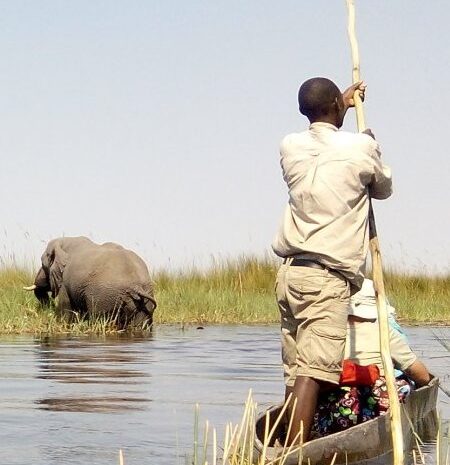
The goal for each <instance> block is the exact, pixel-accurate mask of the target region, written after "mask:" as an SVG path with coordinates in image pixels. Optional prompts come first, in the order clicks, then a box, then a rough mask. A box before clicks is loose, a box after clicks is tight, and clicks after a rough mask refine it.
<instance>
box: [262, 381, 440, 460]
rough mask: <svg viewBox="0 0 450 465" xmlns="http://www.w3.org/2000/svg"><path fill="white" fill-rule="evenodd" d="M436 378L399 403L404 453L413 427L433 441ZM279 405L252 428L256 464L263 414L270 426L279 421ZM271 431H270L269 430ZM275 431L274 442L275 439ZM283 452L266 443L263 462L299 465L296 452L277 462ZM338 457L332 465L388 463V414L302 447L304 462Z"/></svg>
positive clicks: (389, 450) (435, 419) (263, 423)
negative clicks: (268, 417) (253, 431)
mask: <svg viewBox="0 0 450 465" xmlns="http://www.w3.org/2000/svg"><path fill="white" fill-rule="evenodd" d="M438 386H439V379H438V378H433V379H432V380H431V381H430V383H429V384H428V385H427V386H423V387H421V388H419V389H416V390H415V391H412V392H411V394H410V395H409V396H408V397H407V398H406V400H405V402H404V403H402V404H401V416H402V430H403V441H404V450H405V451H408V450H409V449H410V448H411V445H412V441H413V439H414V438H413V434H412V433H413V428H414V431H416V432H417V433H418V434H419V436H421V437H422V438H424V436H425V439H426V440H430V439H432V438H436V432H437V415H436V401H437V394H438ZM281 408H282V405H276V406H272V407H269V408H268V409H267V410H266V411H264V412H262V413H261V414H260V415H259V416H258V417H257V420H256V427H255V433H256V434H255V451H254V452H255V456H256V457H255V461H256V460H257V459H258V458H259V457H260V456H261V453H262V450H263V440H264V430H265V423H266V414H267V412H269V415H270V419H271V420H270V424H271V425H272V424H273V422H274V421H275V420H276V419H277V418H278V416H279V413H280V411H281ZM269 431H270V430H269ZM278 436H279V435H278V434H277V431H275V433H274V435H273V441H275V439H276V438H277V437H278ZM282 451H283V447H282V446H274V445H273V444H269V446H268V447H267V450H266V463H274V465H276V464H277V463H280V462H281V463H283V464H284V465H298V463H299V451H298V450H297V451H293V452H291V453H289V454H288V455H287V457H285V459H283V460H276V459H277V457H279V456H280V455H281V453H282ZM335 453H336V454H337V456H336V461H335V464H345V463H355V462H357V463H359V464H376V463H378V462H379V463H384V464H386V463H389V462H387V460H388V458H389V456H390V455H392V440H391V427H390V422H389V415H383V416H380V417H377V418H374V419H373V420H369V421H367V422H365V423H361V424H359V425H356V426H353V427H352V428H349V429H348V430H345V431H341V432H339V433H334V434H330V435H329V436H324V437H322V438H318V439H314V440H312V441H309V442H307V443H306V444H304V445H303V447H302V452H301V456H302V460H303V463H308V459H309V463H310V464H311V465H322V464H327V465H329V464H330V463H331V460H332V459H333V456H334V454H335Z"/></svg>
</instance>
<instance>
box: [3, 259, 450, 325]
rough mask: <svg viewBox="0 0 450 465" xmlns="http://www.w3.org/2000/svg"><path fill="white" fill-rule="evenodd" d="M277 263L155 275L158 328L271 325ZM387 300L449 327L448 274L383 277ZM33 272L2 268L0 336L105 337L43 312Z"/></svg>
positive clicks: (401, 313)
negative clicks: (32, 285) (34, 289)
mask: <svg viewBox="0 0 450 465" xmlns="http://www.w3.org/2000/svg"><path fill="white" fill-rule="evenodd" d="M277 267H278V264H277V262H276V261H275V260H270V259H261V258H254V257H242V258H239V259H235V260H228V261H221V262H216V263H214V264H213V265H212V266H211V267H210V268H208V269H207V270H203V271H202V270H199V269H187V270H183V271H179V272H171V273H168V272H165V271H160V272H157V273H156V274H155V276H154V279H155V282H156V300H157V302H158V308H157V310H156V312H155V315H154V320H155V323H156V324H161V323H172V324H200V325H203V324H237V323H244V324H251V323H260V324H261V323H275V322H277V321H278V310H277V306H276V303H275V299H274V290H273V289H274V282H275V274H276V270H277ZM385 280H386V289H387V295H388V297H389V300H390V302H391V304H392V305H394V306H395V307H396V309H397V315H398V317H399V319H400V320H401V321H402V322H405V323H410V324H450V275H446V276H426V275H418V274H414V275H413V274H407V273H398V272H393V271H387V272H386V273H385ZM32 281H33V273H32V272H31V271H26V270H25V269H22V268H20V267H17V266H9V267H3V268H1V269H0V333H2V334H8V333H34V334H39V333H67V332H73V333H108V332H112V331H114V327H113V325H111V323H110V322H108V321H105V320H101V319H100V320H96V321H91V322H86V321H79V322H77V323H72V324H68V323H67V322H65V321H63V320H60V319H58V318H56V316H55V314H54V312H53V309H52V308H41V307H40V305H39V304H38V302H37V301H36V299H35V298H34V295H33V293H29V292H26V291H24V290H23V289H22V286H23V285H29V284H30V283H32Z"/></svg>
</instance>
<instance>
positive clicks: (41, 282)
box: [29, 267, 51, 305]
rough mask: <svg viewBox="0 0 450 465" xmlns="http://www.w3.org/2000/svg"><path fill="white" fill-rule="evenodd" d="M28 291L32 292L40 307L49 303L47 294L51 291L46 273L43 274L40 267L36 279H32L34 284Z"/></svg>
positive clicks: (43, 271) (42, 269)
mask: <svg viewBox="0 0 450 465" xmlns="http://www.w3.org/2000/svg"><path fill="white" fill-rule="evenodd" d="M32 288H33V289H32ZM29 289H30V290H33V291H34V295H35V297H36V299H38V300H39V302H40V303H41V304H42V305H48V303H49V302H50V299H49V297H48V293H49V292H50V291H51V289H50V283H49V280H48V277H47V273H46V272H45V270H44V268H42V267H41V268H40V269H39V271H38V272H37V274H36V277H35V278H34V284H33V286H29Z"/></svg>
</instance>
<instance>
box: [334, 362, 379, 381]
mask: <svg viewBox="0 0 450 465" xmlns="http://www.w3.org/2000/svg"><path fill="white" fill-rule="evenodd" d="M379 377H380V370H379V369H378V367H377V366H376V365H367V366H362V365H358V364H357V363H354V362H352V361H351V360H344V363H343V366H342V373H341V379H340V380H339V384H342V385H345V386H372V384H374V383H375V381H376V380H377V379H378V378H379Z"/></svg>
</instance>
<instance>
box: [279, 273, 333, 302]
mask: <svg viewBox="0 0 450 465" xmlns="http://www.w3.org/2000/svg"><path fill="white" fill-rule="evenodd" d="M289 271H290V273H289V276H288V280H287V281H288V289H289V292H290V293H291V294H292V295H294V296H296V297H297V298H301V297H302V296H311V297H314V296H317V297H318V296H319V294H320V293H321V292H322V289H323V287H324V284H325V276H324V275H323V273H322V270H320V273H317V274H316V273H314V274H306V273H305V274H300V273H292V272H291V270H289Z"/></svg>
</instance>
